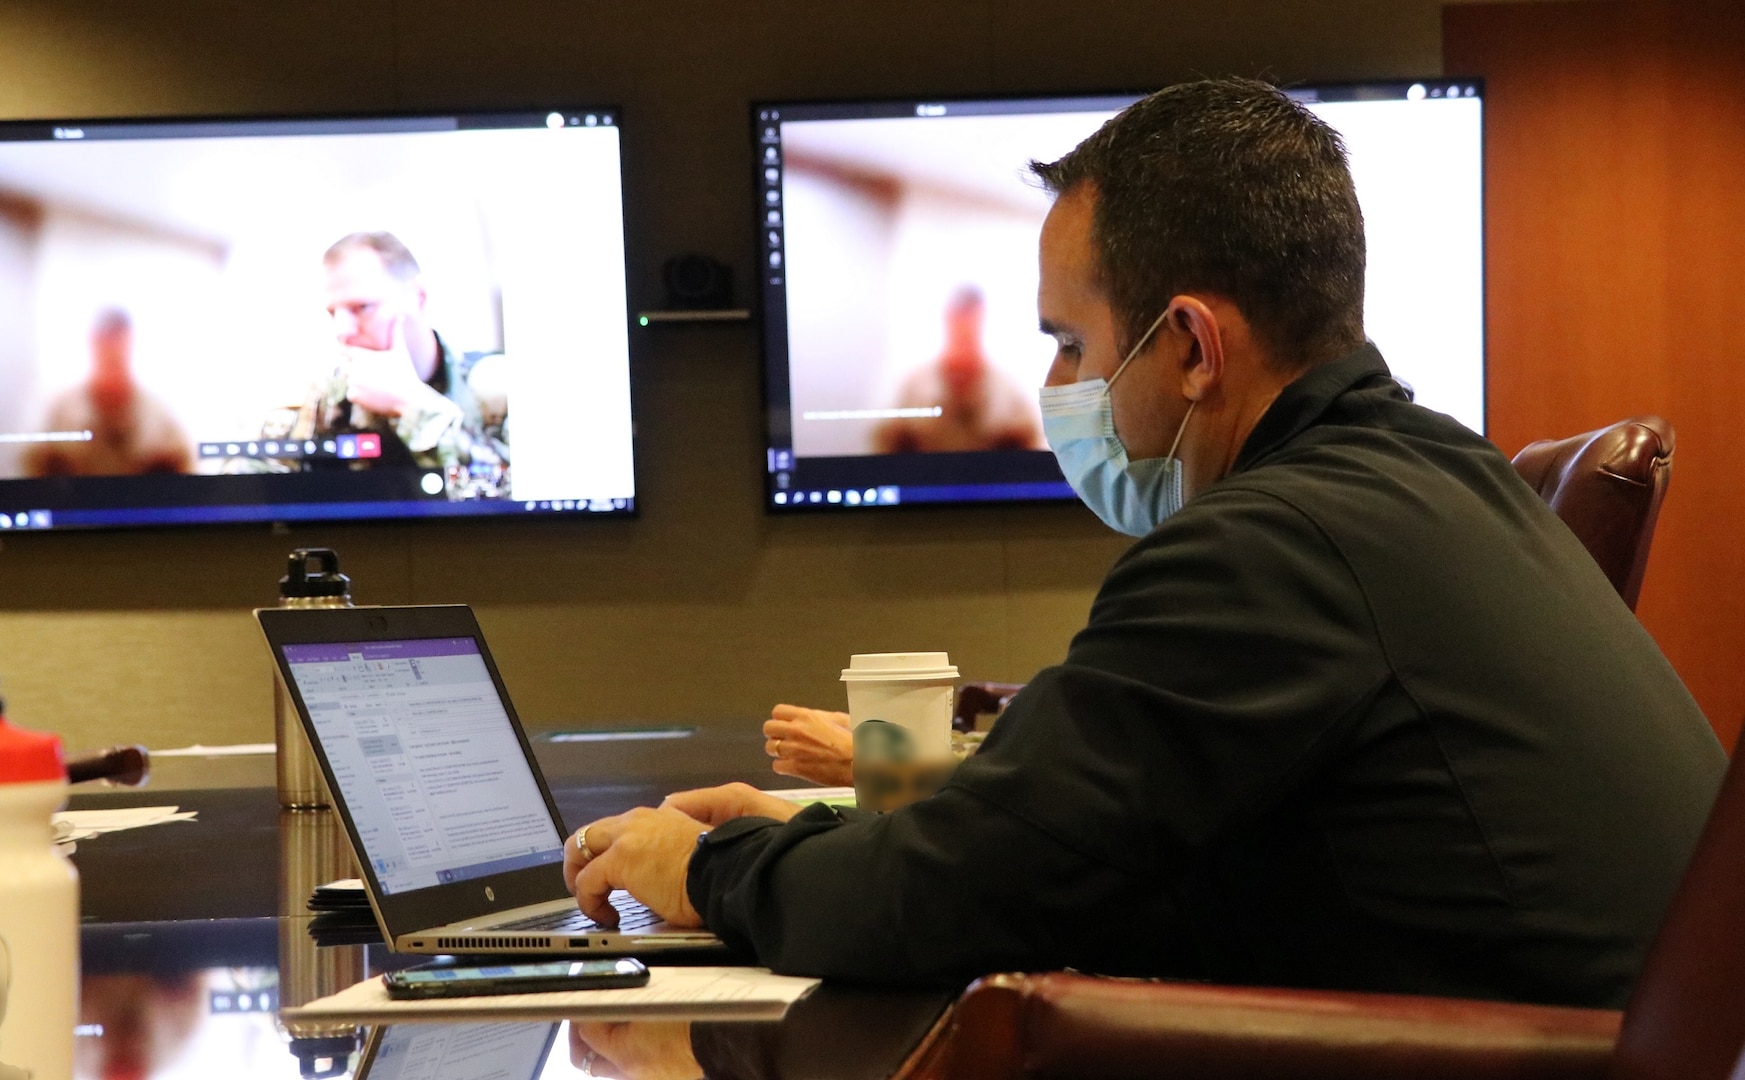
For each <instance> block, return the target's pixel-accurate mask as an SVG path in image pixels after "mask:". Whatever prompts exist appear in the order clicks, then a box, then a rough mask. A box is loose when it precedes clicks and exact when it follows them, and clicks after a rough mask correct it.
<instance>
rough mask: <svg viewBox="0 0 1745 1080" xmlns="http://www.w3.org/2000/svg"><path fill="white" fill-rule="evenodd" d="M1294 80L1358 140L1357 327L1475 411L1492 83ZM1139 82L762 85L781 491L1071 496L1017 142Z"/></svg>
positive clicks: (1036, 199) (812, 501)
mask: <svg viewBox="0 0 1745 1080" xmlns="http://www.w3.org/2000/svg"><path fill="white" fill-rule="evenodd" d="M1287 92H1289V93H1290V94H1291V95H1292V96H1293V97H1295V98H1297V99H1298V100H1300V101H1302V102H1303V103H1305V104H1306V105H1307V106H1308V107H1309V108H1310V109H1312V110H1313V111H1314V112H1315V113H1316V114H1317V115H1319V116H1320V117H1321V118H1322V119H1323V120H1325V121H1326V122H1327V123H1328V124H1330V125H1331V126H1332V127H1333V128H1334V129H1335V130H1337V131H1338V132H1339V133H1340V134H1341V136H1342V137H1343V139H1344V141H1345V145H1346V148H1347V150H1348V152H1349V155H1350V162H1351V171H1352V177H1353V180H1354V181H1355V184H1356V187H1357V195H1358V200H1359V202H1360V203H1361V204H1362V207H1363V215H1364V221H1365V230H1366V234H1367V239H1368V253H1369V266H1368V276H1367V281H1366V302H1365V307H1364V319H1365V326H1366V330H1367V333H1368V335H1369V337H1370V338H1371V339H1372V340H1373V341H1374V342H1375V343H1376V344H1377V345H1378V346H1379V347H1380V349H1381V351H1382V354H1383V356H1385V357H1386V359H1387V362H1388V365H1389V366H1390V367H1391V368H1392V370H1393V372H1394V374H1395V375H1396V376H1397V377H1398V378H1399V379H1400V380H1401V381H1402V382H1404V383H1405V384H1407V385H1408V386H1409V387H1411V389H1412V390H1413V392H1414V394H1415V396H1416V400H1417V401H1418V402H1419V403H1421V404H1423V405H1426V406H1428V407H1429V408H1432V409H1436V410H1437V411H1440V412H1444V413H1448V414H1450V415H1452V416H1454V417H1455V418H1456V419H1458V420H1460V421H1461V422H1462V423H1465V424H1466V425H1467V426H1468V427H1471V428H1473V429H1474V430H1477V431H1480V432H1482V431H1483V430H1484V294H1483V288H1484V228H1483V226H1484V221H1483V205H1482V195H1483V142H1482V112H1483V107H1482V94H1481V87H1480V86H1479V84H1478V83H1477V82H1476V81H1474V80H1454V79H1444V80H1438V81H1428V82H1417V83H1411V82H1398V83H1377V84H1367V85H1342V86H1326V87H1302V88H1296V89H1292V90H1289V91H1287ZM1138 97H1139V95H1136V94H1129V95H1121V96H1102V97H1072V98H1050V99H1034V98H1033V99H1022V100H1019V99H1006V100H977V101H905V102H881V103H864V102H863V103H853V104H820V103H789V104H764V105H757V106H754V107H753V111H752V117H753V140H752V141H753V154H754V158H755V161H756V174H755V183H756V191H757V213H758V215H759V217H758V225H759V243H760V274H761V277H762V291H763V300H764V320H765V326H764V341H765V345H764V353H765V355H764V361H765V388H766V389H765V396H766V400H767V402H768V412H767V429H768V436H769V438H768V447H767V455H768V456H767V461H766V462H765V463H764V465H765V469H766V473H767V476H768V484H767V499H768V503H767V505H768V506H769V508H770V509H771V510H772V511H778V512H779V511H792V510H829V509H844V510H846V509H851V508H866V507H882V506H892V505H897V504H903V503H937V502H979V501H1006V500H1030V499H1070V498H1072V497H1073V495H1072V491H1071V489H1070V488H1069V487H1068V486H1067V484H1066V482H1065V481H1064V480H1063V479H1062V477H1061V474H1060V471H1059V469H1058V468H1057V467H1056V465H1055V463H1054V459H1053V455H1052V454H1051V453H1050V452H1049V451H1048V448H1047V444H1046V443H1045V442H1044V440H1043V438H1042V424H1041V414H1040V410H1039V407H1038V404H1037V393H1036V392H1037V388H1038V387H1040V386H1041V384H1042V380H1043V378H1044V376H1045V374H1046V372H1047V369H1048V365H1049V362H1050V359H1051V358H1052V355H1053V343H1052V342H1051V341H1050V340H1049V339H1048V338H1046V337H1045V336H1043V335H1042V334H1041V333H1039V332H1038V331H1037V315H1036V287H1037V252H1036V246H1037V235H1038V233H1039V232H1040V231H1041V227H1042V220H1043V218H1044V217H1045V216H1046V215H1047V213H1048V210H1049V206H1050V196H1049V195H1048V193H1047V192H1046V191H1045V190H1044V189H1043V188H1042V187H1041V186H1040V185H1039V184H1038V183H1037V182H1036V181H1035V180H1033V179H1032V178H1031V177H1030V176H1029V173H1028V168H1027V166H1028V164H1029V162H1031V161H1032V160H1040V161H1052V160H1055V159H1057V158H1059V157H1061V156H1062V155H1064V154H1065V153H1067V152H1068V151H1069V150H1071V149H1072V148H1073V147H1074V146H1076V145H1077V144H1078V143H1079V142H1080V141H1081V140H1083V139H1084V138H1085V137H1087V136H1088V135H1090V134H1091V133H1092V132H1094V131H1095V130H1096V129H1097V128H1098V127H1100V126H1101V125H1102V124H1103V122H1104V121H1106V120H1108V119H1109V118H1110V117H1111V116H1113V115H1114V114H1115V113H1116V112H1118V111H1119V110H1120V109H1122V108H1124V107H1125V106H1127V105H1128V104H1131V103H1132V102H1133V101H1135V100H1137V99H1138Z"/></svg>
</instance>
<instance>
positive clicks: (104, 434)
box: [24, 308, 194, 476]
mask: <svg viewBox="0 0 1745 1080" xmlns="http://www.w3.org/2000/svg"><path fill="white" fill-rule="evenodd" d="M41 427H42V431H43V432H44V434H45V436H47V437H45V438H44V439H43V441H41V442H35V443H32V444H31V445H30V448H29V450H27V451H26V452H25V455H24V472H25V475H27V476H133V475H137V474H140V473H163V472H190V471H192V470H193V467H194V450H193V443H192V441H191V440H190V439H189V438H188V433H187V432H186V431H184V430H183V429H182V425H181V423H180V422H178V421H177V420H176V416H175V413H174V412H173V411H172V410H171V409H170V407H169V405H168V404H167V403H165V402H164V401H162V400H161V399H159V398H158V397H156V396H155V395H153V394H151V393H149V392H148V391H146V389H145V388H144V387H142V386H140V385H139V383H138V381H136V380H135V379H134V377H133V319H132V318H131V317H130V316H129V315H128V314H127V312H126V311H124V310H122V309H121V308H108V309H105V310H104V311H102V312H101V313H99V314H98V316H97V319H96V321H95V323H94V324H93V325H92V327H91V373H90V375H89V376H87V377H86V379H85V381H84V382H82V383H80V384H79V385H77V386H75V387H73V388H71V389H69V390H66V391H64V392H63V393H61V394H60V396H58V397H56V398H55V399H54V400H53V401H52V402H50V403H49V407H48V414H47V416H45V417H44V419H43V422H42V425H41Z"/></svg>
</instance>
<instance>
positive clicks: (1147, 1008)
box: [917, 973, 1622, 1080]
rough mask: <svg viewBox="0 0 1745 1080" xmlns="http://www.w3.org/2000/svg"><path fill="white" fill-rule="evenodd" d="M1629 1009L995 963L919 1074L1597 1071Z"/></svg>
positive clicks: (1562, 1077) (1542, 1076)
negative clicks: (1021, 969)
mask: <svg viewBox="0 0 1745 1080" xmlns="http://www.w3.org/2000/svg"><path fill="white" fill-rule="evenodd" d="M1621 1018H1622V1014H1620V1013H1617V1012H1611V1011H1606V1010H1597V1009H1572V1008H1556V1007H1550V1006H1539V1005H1516V1004H1509V1003H1503V1002H1490V1001H1470V1000H1464V999H1455V998H1429V997H1409V996H1395V995H1384V994H1357V993H1334V992H1323V991H1306V990H1268V989H1249V988H1243V987H1228V986H1203V985H1198V984H1182V983H1155V982H1142V981H1135V980H1125V979H1101V978H1092V977H1088V976H1082V975H1068V974H1060V973H1056V974H1047V975H994V976H989V977H988V978H985V979H981V980H979V981H978V982H976V983H975V984H973V985H971V986H970V988H969V989H968V990H966V991H965V992H964V994H963V996H962V997H961V998H960V999H959V1000H958V1003H957V1006H956V1008H955V1009H954V1010H953V1013H952V1018H951V1023H950V1026H949V1028H948V1029H947V1031H946V1033H945V1034H944V1035H943V1037H942V1038H941V1039H940V1041H939V1043H938V1044H937V1045H935V1046H933V1047H931V1048H930V1053H929V1059H928V1066H929V1071H927V1072H918V1073H917V1075H938V1076H950V1077H962V1078H968V1080H979V1078H993V1077H1036V1078H1044V1077H1048V1078H1054V1077H1072V1076H1097V1077H1107V1078H1120V1077H1149V1076H1157V1075H1161V1074H1167V1075H1169V1076H1170V1077H1172V1078H1175V1077H1180V1078H1224V1077H1230V1078H1236V1077H1243V1078H1263V1077H1280V1078H1282V1077H1294V1078H1319V1077H1329V1078H1331V1077H1339V1078H1341V1080H1369V1078H1380V1077H1393V1078H1409V1080H1442V1078H1449V1080H1452V1078H1455V1077H1461V1078H1479V1080H1483V1078H1487V1077H1494V1078H1499V1080H1500V1078H1504V1077H1507V1078H1510V1080H1529V1078H1531V1080H1576V1078H1583V1080H1598V1078H1601V1077H1603V1076H1604V1075H1605V1072H1606V1066H1607V1062H1608V1061H1609V1059H1610V1057H1611V1052H1612V1046H1613V1044H1614V1043H1615V1042H1616V1041H1617V1035H1618V1026H1619V1023H1620V1020H1621Z"/></svg>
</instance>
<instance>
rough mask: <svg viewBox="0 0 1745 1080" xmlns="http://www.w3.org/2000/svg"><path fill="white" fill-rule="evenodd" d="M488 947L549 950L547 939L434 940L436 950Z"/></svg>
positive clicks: (463, 938) (549, 941)
mask: <svg viewBox="0 0 1745 1080" xmlns="http://www.w3.org/2000/svg"><path fill="white" fill-rule="evenodd" d="M483 945H489V946H491V948H493V949H549V948H551V938H549V937H543V936H542V937H490V938H484V937H439V938H437V939H436V947H437V948H438V949H454V950H456V951H457V952H465V951H467V950H471V949H478V948H479V947H480V946H483Z"/></svg>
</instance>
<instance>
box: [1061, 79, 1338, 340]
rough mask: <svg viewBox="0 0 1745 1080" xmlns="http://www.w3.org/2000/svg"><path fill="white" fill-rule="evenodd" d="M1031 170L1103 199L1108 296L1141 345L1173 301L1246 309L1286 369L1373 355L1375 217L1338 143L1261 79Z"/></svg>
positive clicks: (1144, 106) (1137, 118)
mask: <svg viewBox="0 0 1745 1080" xmlns="http://www.w3.org/2000/svg"><path fill="white" fill-rule="evenodd" d="M1030 168H1031V170H1032V171H1033V172H1034V173H1035V174H1036V176H1037V177H1038V178H1040V179H1041V181H1042V183H1043V184H1044V185H1045V186H1046V187H1047V188H1048V189H1049V190H1050V191H1052V192H1053V193H1054V194H1056V195H1061V194H1065V193H1066V192H1068V191H1071V190H1073V189H1075V188H1077V187H1079V186H1080V185H1081V184H1089V185H1091V187H1092V189H1093V190H1094V191H1095V193H1096V200H1097V201H1096V209H1095V213H1094V216H1093V224H1092V236H1093V242H1094V243H1095V244H1096V246H1097V265H1098V270H1099V273H1100V276H1101V278H1102V286H1103V290H1104V293H1105V295H1106V296H1107V297H1108V300H1109V303H1110V306H1111V307H1112V308H1113V309H1114V312H1115V318H1116V320H1117V326H1118V327H1120V329H1121V331H1122V333H1123V334H1124V335H1125V342H1126V343H1125V344H1124V345H1123V346H1122V349H1121V351H1122V352H1126V351H1127V349H1128V348H1131V345H1132V343H1134V342H1137V341H1138V339H1139V336H1140V335H1141V334H1143V333H1144V332H1145V328H1146V327H1147V326H1149V325H1150V324H1151V322H1152V321H1153V320H1154V319H1156V318H1157V316H1158V314H1159V313H1161V312H1162V311H1163V309H1164V307H1165V306H1166V305H1167V304H1168V303H1169V300H1170V298H1171V297H1173V296H1176V295H1179V294H1181V293H1183V292H1187V291H1191V290H1195V289H1203V290H1206V291H1209V292H1213V293H1216V294H1218V295H1221V296H1224V297H1227V298H1228V299H1229V300H1231V301H1232V302H1234V303H1235V304H1236V306H1237V307H1239V308H1240V309H1241V310H1242V313H1243V314H1244V315H1245V316H1246V317H1247V318H1248V320H1249V323H1250V324H1251V325H1252V326H1253V327H1254V328H1255V331H1256V333H1257V334H1258V335H1259V337H1260V340H1261V344H1262V345H1263V346H1265V347H1266V349H1267V351H1268V352H1269V354H1270V355H1271V357H1272V359H1273V360H1274V361H1275V362H1276V363H1278V364H1280V365H1282V366H1285V367H1298V366H1307V365H1310V364H1314V363H1319V362H1322V361H1325V360H1330V359H1334V358H1336V357H1337V356H1339V355H1342V354H1343V353H1345V352H1349V351H1350V350H1351V349H1354V348H1356V347H1357V346H1358V345H1361V344H1362V343H1363V272H1364V242H1363V212H1362V211H1361V210H1360V209H1359V208H1358V205H1357V191H1356V189H1355V188H1354V187H1353V186H1352V183H1351V170H1350V169H1349V167H1348V166H1347V165H1346V161H1345V146H1344V144H1343V143H1342V142H1341V140H1340V138H1339V134H1338V132H1336V131H1334V130H1333V129H1332V128H1331V127H1328V126H1327V124H1326V123H1325V122H1324V121H1322V120H1321V119H1320V118H1318V117H1317V116H1315V115H1314V114H1313V113H1311V112H1310V111H1309V110H1308V109H1306V108H1304V107H1303V106H1302V105H1299V104H1298V103H1296V102H1294V101H1292V100H1291V99H1290V98H1289V97H1287V96H1286V95H1285V94H1283V93H1282V92H1280V91H1279V90H1278V89H1277V88H1276V87H1273V86H1269V85H1267V84H1266V83H1261V82H1255V81H1252V80H1248V79H1214V80H1207V81H1203V82H1192V83H1182V84H1180V85H1178V86H1171V87H1168V88H1166V89H1163V90H1159V91H1158V92H1157V93H1155V94H1152V95H1151V96H1150V97H1148V98H1145V99H1144V100H1142V101H1138V102H1136V103H1134V104H1133V105H1130V106H1128V107H1127V108H1126V109H1124V110H1122V111H1121V113H1120V114H1119V115H1117V116H1115V117H1114V118H1113V119H1111V120H1110V121H1109V122H1108V123H1106V124H1104V125H1103V126H1102V128H1101V129H1099V130H1098V131H1097V132H1096V134H1094V135H1092V136H1091V137H1090V138H1088V139H1086V140H1085V141H1084V142H1082V143H1080V144H1079V145H1078V146H1077V147H1076V148H1075V149H1074V150H1073V151H1072V152H1070V153H1068V154H1067V155H1066V156H1065V157H1063V158H1061V159H1060V160H1059V161H1055V162H1052V163H1043V162H1039V161H1033V162H1031V163H1030Z"/></svg>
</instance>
